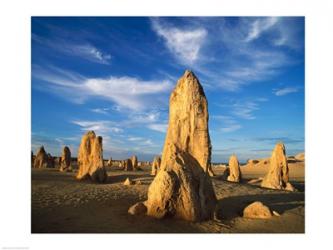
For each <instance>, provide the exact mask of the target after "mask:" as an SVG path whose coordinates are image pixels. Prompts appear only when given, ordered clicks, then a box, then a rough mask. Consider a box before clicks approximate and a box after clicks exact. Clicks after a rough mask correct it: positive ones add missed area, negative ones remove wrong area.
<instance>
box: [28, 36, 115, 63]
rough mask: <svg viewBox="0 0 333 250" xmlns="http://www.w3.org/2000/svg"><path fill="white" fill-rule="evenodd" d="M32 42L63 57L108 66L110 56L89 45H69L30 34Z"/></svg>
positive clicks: (58, 40)
mask: <svg viewBox="0 0 333 250" xmlns="http://www.w3.org/2000/svg"><path fill="white" fill-rule="evenodd" d="M32 41H33V42H37V43H39V44H41V45H42V46H44V47H45V48H48V49H53V50H56V51H58V52H60V53H62V54H64V55H69V56H75V57H80V58H82V59H85V60H87V61H90V62H94V63H99V64H110V60H111V55H110V54H109V53H106V52H103V51H102V50H100V49H98V48H96V47H95V46H93V45H92V44H90V43H87V42H81V43H71V42H68V41H64V40H61V39H54V40H50V39H46V38H43V37H40V36H38V35H36V34H32Z"/></svg>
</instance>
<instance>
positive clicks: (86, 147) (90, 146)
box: [76, 131, 107, 182]
mask: <svg viewBox="0 0 333 250" xmlns="http://www.w3.org/2000/svg"><path fill="white" fill-rule="evenodd" d="M102 140H103V139H102V137H101V136H96V134H95V132H94V131H88V132H87V133H86V134H85V135H84V136H83V137H82V140H81V144H80V148H79V152H78V157H77V160H78V166H79V172H78V174H77V176H76V178H77V179H79V180H81V179H86V178H89V179H91V180H92V181H94V182H105V181H106V179H107V174H106V170H105V168H104V161H103V146H102Z"/></svg>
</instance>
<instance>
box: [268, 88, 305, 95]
mask: <svg viewBox="0 0 333 250" xmlns="http://www.w3.org/2000/svg"><path fill="white" fill-rule="evenodd" d="M298 91H299V88H298V87H285V88H281V89H274V90H273V93H274V94H275V95H276V96H284V95H288V94H291V93H296V92H298Z"/></svg>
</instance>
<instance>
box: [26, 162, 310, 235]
mask: <svg viewBox="0 0 333 250" xmlns="http://www.w3.org/2000/svg"><path fill="white" fill-rule="evenodd" d="M113 165H115V164H113ZM142 165H143V164H142ZM288 165H289V179H290V182H291V183H292V185H293V186H294V187H295V188H296V189H297V191H296V192H288V191H283V190H272V189H266V188H262V187H260V182H254V183H253V184H249V183H247V182H248V181H250V180H253V179H254V178H262V177H264V176H265V174H266V173H267V171H268V167H269V164H262V165H261V164H258V165H255V166H241V167H240V169H241V172H242V178H243V182H242V183H232V182H228V181H224V180H222V178H221V177H222V175H223V172H224V170H225V168H224V167H214V168H213V170H214V172H215V174H216V176H214V177H211V178H212V182H213V187H214V190H215V194H216V197H217V200H218V205H217V213H216V218H215V219H212V220H207V221H203V222H188V221H184V220H178V219H175V218H172V219H171V218H165V219H162V220H160V219H156V218H153V217H149V216H146V215H131V214H129V213H128V212H127V211H128V208H129V207H130V206H131V205H133V204H134V203H136V202H138V201H145V200H147V192H148V187H149V185H150V184H151V182H152V180H153V178H154V176H151V175H150V174H151V166H146V165H145V166H144V167H142V169H143V170H142V171H130V172H128V171H123V170H121V169H120V168H119V167H118V166H114V167H107V168H106V169H107V175H108V180H107V182H106V183H103V184H98V183H92V182H90V181H88V180H87V181H77V180H76V179H75V176H76V174H77V173H76V171H77V170H74V172H60V171H59V169H57V168H44V169H37V168H33V169H32V199H31V201H32V211H31V215H32V228H31V231H32V233H304V230H305V229H304V217H305V216H304V210H305V209H304V206H305V202H304V189H305V181H304V161H297V162H293V163H291V162H289V164H288ZM128 177H129V178H130V179H131V180H132V181H135V182H137V181H141V184H134V185H130V186H125V185H124V184H123V182H124V181H125V180H126V178H128ZM254 201H261V202H263V203H264V204H265V205H267V206H268V207H269V208H271V209H272V210H274V211H276V212H278V213H279V214H280V216H273V217H272V218H270V219H246V218H243V217H242V211H243V209H244V208H245V207H246V206H247V205H249V204H250V203H252V202H254Z"/></svg>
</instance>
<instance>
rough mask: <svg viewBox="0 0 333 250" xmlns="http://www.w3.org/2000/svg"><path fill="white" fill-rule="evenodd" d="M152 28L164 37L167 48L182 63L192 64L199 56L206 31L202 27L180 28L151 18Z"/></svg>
mask: <svg viewBox="0 0 333 250" xmlns="http://www.w3.org/2000/svg"><path fill="white" fill-rule="evenodd" d="M151 23H152V27H153V30H154V31H155V32H156V33H157V34H158V35H159V36H160V37H162V38H163V39H164V41H165V43H166V46H167V48H168V49H169V50H170V52H171V53H173V54H174V55H175V56H176V58H178V59H179V60H180V62H181V63H182V64H189V65H192V64H193V63H194V62H195V61H196V60H197V59H198V57H199V53H200V49H201V47H202V45H203V44H204V42H205V38H206V36H207V31H206V30H205V29H204V28H192V29H180V28H176V27H169V26H166V25H164V24H162V23H161V22H160V21H159V19H156V18H154V19H151Z"/></svg>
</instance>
